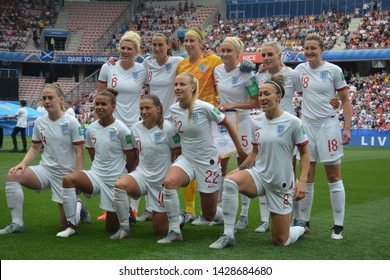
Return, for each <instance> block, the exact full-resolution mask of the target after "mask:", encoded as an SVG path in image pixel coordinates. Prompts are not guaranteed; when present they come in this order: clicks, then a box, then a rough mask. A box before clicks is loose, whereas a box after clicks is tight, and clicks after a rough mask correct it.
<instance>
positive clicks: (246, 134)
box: [236, 117, 253, 157]
mask: <svg viewBox="0 0 390 280" xmlns="http://www.w3.org/2000/svg"><path fill="white" fill-rule="evenodd" d="M239 130H240V131H239V133H238V136H239V138H240V142H241V145H242V147H243V148H244V151H245V152H246V153H247V154H249V153H250V152H251V151H252V149H253V146H252V143H251V140H250V138H251V119H250V117H249V118H247V119H243V120H240V124H239ZM236 157H238V154H236Z"/></svg>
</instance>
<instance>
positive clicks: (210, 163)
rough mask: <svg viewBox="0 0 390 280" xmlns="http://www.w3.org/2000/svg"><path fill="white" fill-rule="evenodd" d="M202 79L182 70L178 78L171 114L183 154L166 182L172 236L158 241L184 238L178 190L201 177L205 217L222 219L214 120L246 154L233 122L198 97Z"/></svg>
mask: <svg viewBox="0 0 390 280" xmlns="http://www.w3.org/2000/svg"><path fill="white" fill-rule="evenodd" d="M198 87H199V86H198V80H197V79H196V78H195V77H194V76H193V75H192V74H190V73H181V74H179V75H178V76H177V77H176V80H175V95H176V98H177V100H178V102H177V103H175V104H173V105H172V106H171V113H172V117H173V121H174V124H175V127H176V130H177V132H179V135H180V142H181V147H182V153H181V155H180V156H179V157H178V158H177V160H176V161H175V162H174V164H173V165H172V166H171V168H169V170H168V173H167V175H166V177H165V181H164V200H165V209H166V212H167V215H168V220H169V231H168V235H167V236H166V237H164V238H163V239H160V240H159V241H158V243H171V242H174V241H177V240H182V239H183V236H182V234H181V230H180V220H179V213H180V206H179V197H178V195H177V191H176V189H178V188H179V187H184V186H186V185H187V184H188V183H189V182H191V181H192V180H193V179H195V178H197V189H198V191H199V192H200V200H201V206H202V211H203V215H204V217H205V218H206V219H207V221H215V222H219V221H221V220H222V218H223V215H222V209H221V208H219V207H217V200H218V191H219V189H220V187H221V184H222V180H223V178H222V176H221V165H220V159H219V156H218V151H217V148H216V147H215V144H214V139H213V137H212V135H211V133H210V131H211V122H216V123H218V124H223V125H225V126H226V129H227V131H228V132H229V135H230V137H231V138H232V140H233V142H234V144H235V146H236V148H237V152H238V154H239V155H240V157H241V158H242V159H243V158H245V157H246V155H247V154H246V153H245V152H244V150H243V148H242V146H241V144H240V141H239V139H238V135H237V132H236V131H235V128H234V126H233V124H232V123H231V122H230V121H228V120H227V119H226V117H225V116H224V115H223V114H222V113H221V112H220V111H218V109H216V108H215V107H214V106H212V105H211V104H208V103H206V102H203V101H201V100H198V98H197V97H198Z"/></svg>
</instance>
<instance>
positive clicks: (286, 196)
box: [283, 193, 288, 205]
mask: <svg viewBox="0 0 390 280" xmlns="http://www.w3.org/2000/svg"><path fill="white" fill-rule="evenodd" d="M283 197H284V200H283V204H284V205H288V194H287V193H286V194H284V195H283Z"/></svg>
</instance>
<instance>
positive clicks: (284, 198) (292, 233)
mask: <svg viewBox="0 0 390 280" xmlns="http://www.w3.org/2000/svg"><path fill="white" fill-rule="evenodd" d="M284 93H285V92H284V88H283V77H281V76H278V77H275V78H273V79H271V80H268V81H266V82H264V83H263V84H262V85H261V87H260V92H259V102H260V105H261V109H262V111H263V112H264V114H260V115H259V116H258V117H256V118H255V119H253V120H252V136H251V137H252V144H253V149H252V152H251V153H250V154H249V155H248V157H247V159H246V160H245V161H244V163H243V164H241V165H240V166H239V171H235V172H234V171H233V172H231V173H230V174H228V175H227V176H226V177H225V180H224V183H223V187H224V192H223V194H222V208H223V213H224V233H223V235H222V236H221V237H220V238H219V239H218V240H217V241H216V242H214V243H213V244H211V245H210V246H209V247H210V248H212V249H223V248H225V247H228V246H232V245H234V244H235V237H234V222H235V219H236V214H237V210H238V193H239V192H240V193H243V194H245V195H246V196H248V197H252V198H253V197H256V196H258V195H266V197H267V200H268V201H269V209H270V212H271V219H272V241H273V243H274V244H275V245H282V246H287V245H290V244H292V243H294V242H295V241H296V240H298V238H299V237H300V236H301V235H303V234H304V231H305V228H304V222H303V221H299V222H298V225H299V226H293V227H290V220H291V212H292V201H293V199H295V200H299V199H302V198H303V197H304V196H305V191H306V188H305V185H306V180H307V176H308V171H309V149H308V147H307V137H306V135H305V132H304V130H303V128H302V124H301V121H300V120H299V119H298V118H297V117H295V116H293V115H291V114H289V113H287V112H284V111H283V110H282V109H281V108H280V106H279V102H280V100H281V99H282V98H283V95H284ZM295 146H297V147H298V149H299V152H300V153H301V159H302V163H301V175H300V178H299V181H298V183H297V186H296V188H295V191H293V185H294V180H295V179H294V172H293V168H292V164H291V158H292V156H293V153H294V148H295ZM247 168H249V169H247Z"/></svg>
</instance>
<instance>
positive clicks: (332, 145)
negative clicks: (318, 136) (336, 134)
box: [328, 139, 339, 152]
mask: <svg viewBox="0 0 390 280" xmlns="http://www.w3.org/2000/svg"><path fill="white" fill-rule="evenodd" d="M338 149H339V146H338V145H337V140H336V139H332V140H328V151H329V152H336V151H337V150H338Z"/></svg>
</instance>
